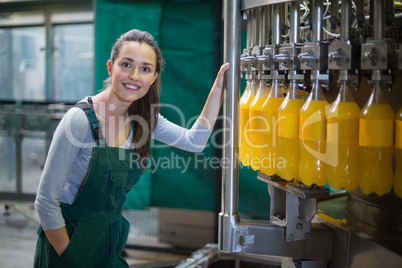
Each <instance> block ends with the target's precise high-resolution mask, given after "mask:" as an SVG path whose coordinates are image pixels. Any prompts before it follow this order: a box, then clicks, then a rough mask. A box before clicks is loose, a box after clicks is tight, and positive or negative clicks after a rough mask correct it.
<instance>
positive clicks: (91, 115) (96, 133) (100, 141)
mask: <svg viewBox="0 0 402 268" xmlns="http://www.w3.org/2000/svg"><path fill="white" fill-rule="evenodd" d="M75 107H77V108H80V109H82V110H83V111H84V112H85V115H86V116H87V118H88V121H89V124H90V125H91V130H92V137H93V139H94V140H95V142H96V144H97V145H106V140H105V138H104V137H103V135H102V130H101V124H100V122H99V120H98V118H97V117H96V115H95V111H94V106H93V102H92V98H91V97H88V103H86V102H79V103H77V104H76V105H75Z"/></svg>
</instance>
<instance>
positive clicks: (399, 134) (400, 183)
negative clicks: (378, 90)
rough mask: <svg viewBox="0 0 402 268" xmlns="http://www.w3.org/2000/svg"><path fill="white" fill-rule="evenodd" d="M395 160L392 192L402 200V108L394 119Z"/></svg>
mask: <svg viewBox="0 0 402 268" xmlns="http://www.w3.org/2000/svg"><path fill="white" fill-rule="evenodd" d="M395 158H396V168H395V176H394V190H395V194H396V195H397V196H398V197H400V198H402V107H401V108H400V109H399V111H398V112H397V114H396V118H395Z"/></svg>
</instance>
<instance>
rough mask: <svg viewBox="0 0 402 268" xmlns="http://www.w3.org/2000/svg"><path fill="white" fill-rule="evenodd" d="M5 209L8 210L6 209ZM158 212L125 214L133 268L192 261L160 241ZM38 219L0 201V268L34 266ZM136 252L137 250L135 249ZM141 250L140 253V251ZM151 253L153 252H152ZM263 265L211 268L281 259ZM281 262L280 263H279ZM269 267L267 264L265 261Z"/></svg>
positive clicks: (226, 262) (28, 208) (25, 205)
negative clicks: (128, 228)
mask: <svg viewBox="0 0 402 268" xmlns="http://www.w3.org/2000/svg"><path fill="white" fill-rule="evenodd" d="M6 205H7V206H8V208H7V209H6ZM158 213H159V212H158V209H157V208H151V209H148V210H143V211H136V210H125V211H123V215H124V216H125V217H126V219H127V220H128V221H129V222H130V223H131V227H130V232H129V236H128V242H127V244H128V245H129V248H126V250H125V252H124V257H125V258H126V260H127V263H128V264H129V265H130V267H135V268H157V267H158V268H170V267H175V266H176V265H178V264H180V263H181V262H182V261H184V260H185V259H187V258H189V257H190V253H191V250H183V249H181V250H179V249H177V248H174V247H173V246H172V245H169V244H167V243H161V242H159V239H158V230H159V223H158V222H159V221H158ZM38 225H39V217H38V214H37V212H36V210H35V208H34V206H33V203H29V202H16V201H0V267H1V268H25V267H32V266H33V258H34V252H35V245H36V239H37V234H36V231H37V229H38ZM133 248H135V249H133ZM139 248H140V249H139ZM150 249H151V250H150ZM271 261H272V263H273V264H261V263H260V261H258V260H257V259H256V260H253V261H250V260H248V261H246V260H240V259H233V258H231V257H229V258H226V259H225V258H222V259H221V260H220V261H218V262H216V263H214V264H213V265H211V266H210V267H211V268H234V267H236V268H273V267H274V268H278V267H280V265H278V263H277V262H278V259H277V258H273V259H272V260H269V262H271ZM279 261H280V260H279ZM264 262H265V263H266V262H267V260H265V261H263V263H264Z"/></svg>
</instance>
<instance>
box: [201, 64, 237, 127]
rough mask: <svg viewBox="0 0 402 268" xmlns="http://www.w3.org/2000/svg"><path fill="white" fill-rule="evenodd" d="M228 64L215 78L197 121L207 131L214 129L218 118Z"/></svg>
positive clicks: (224, 65)
mask: <svg viewBox="0 0 402 268" xmlns="http://www.w3.org/2000/svg"><path fill="white" fill-rule="evenodd" d="M229 67H230V64H229V63H225V64H223V65H222V66H221V68H220V70H219V72H218V75H217V76H216V79H215V82H214V84H213V86H212V89H211V91H210V92H209V95H208V99H207V101H206V102H205V105H204V108H203V109H202V112H201V114H200V116H199V117H198V121H199V122H200V123H201V124H202V125H203V126H204V127H206V128H207V129H209V130H212V129H213V128H214V125H215V122H216V118H217V117H218V114H219V110H220V108H221V104H222V91H223V90H222V89H223V78H224V76H225V73H226V71H227V70H228V69H229Z"/></svg>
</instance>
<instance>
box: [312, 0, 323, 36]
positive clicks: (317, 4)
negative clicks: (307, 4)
mask: <svg viewBox="0 0 402 268" xmlns="http://www.w3.org/2000/svg"><path fill="white" fill-rule="evenodd" d="M311 9H312V15H313V20H315V21H313V35H312V41H313V42H319V41H321V40H322V0H312V8H311Z"/></svg>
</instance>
